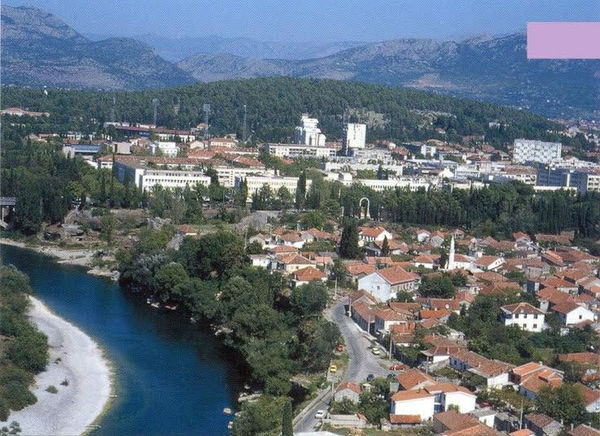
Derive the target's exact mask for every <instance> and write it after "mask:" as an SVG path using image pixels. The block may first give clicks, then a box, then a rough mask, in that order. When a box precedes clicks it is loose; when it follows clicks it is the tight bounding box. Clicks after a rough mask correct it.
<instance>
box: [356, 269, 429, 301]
mask: <svg viewBox="0 0 600 436" xmlns="http://www.w3.org/2000/svg"><path fill="white" fill-rule="evenodd" d="M420 282H421V278H420V277H419V275H417V274H415V273H412V272H408V271H406V270H405V269H404V268H402V267H400V266H392V267H389V268H384V269H380V270H376V271H374V272H372V273H371V274H368V275H366V276H365V277H363V278H361V279H359V280H358V287H359V289H364V290H366V291H367V292H369V293H371V294H372V295H373V296H375V298H377V299H378V300H379V301H383V302H386V301H388V300H390V299H392V298H394V297H396V295H397V294H398V292H415V291H416V290H417V288H418V286H419V283H420Z"/></svg>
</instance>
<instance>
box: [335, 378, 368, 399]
mask: <svg viewBox="0 0 600 436" xmlns="http://www.w3.org/2000/svg"><path fill="white" fill-rule="evenodd" d="M361 392H362V389H361V387H360V386H359V385H357V384H356V383H353V382H344V383H342V384H341V385H339V386H338V388H337V389H336V390H335V394H333V400H334V401H343V400H350V401H352V402H353V403H358V401H359V399H360V393H361Z"/></svg>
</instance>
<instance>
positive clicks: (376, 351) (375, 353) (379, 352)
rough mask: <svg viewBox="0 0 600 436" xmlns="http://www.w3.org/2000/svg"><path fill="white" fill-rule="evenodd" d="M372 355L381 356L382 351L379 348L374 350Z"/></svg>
mask: <svg viewBox="0 0 600 436" xmlns="http://www.w3.org/2000/svg"><path fill="white" fill-rule="evenodd" d="M371 353H373V354H374V355H375V356H379V355H380V354H381V350H380V349H379V348H373V349H372V350H371Z"/></svg>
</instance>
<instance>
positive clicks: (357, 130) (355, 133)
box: [344, 123, 367, 153]
mask: <svg viewBox="0 0 600 436" xmlns="http://www.w3.org/2000/svg"><path fill="white" fill-rule="evenodd" d="M366 138H367V126H366V125H365V124H356V123H348V124H347V125H346V137H345V138H344V149H345V150H346V153H348V150H351V149H357V148H365V141H366Z"/></svg>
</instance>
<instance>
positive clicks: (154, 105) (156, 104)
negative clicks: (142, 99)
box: [152, 98, 160, 126]
mask: <svg viewBox="0 0 600 436" xmlns="http://www.w3.org/2000/svg"><path fill="white" fill-rule="evenodd" d="M159 104H160V100H159V99H158V98H153V99H152V106H153V107H154V118H152V121H153V123H154V126H156V122H157V119H158V105H159Z"/></svg>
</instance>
